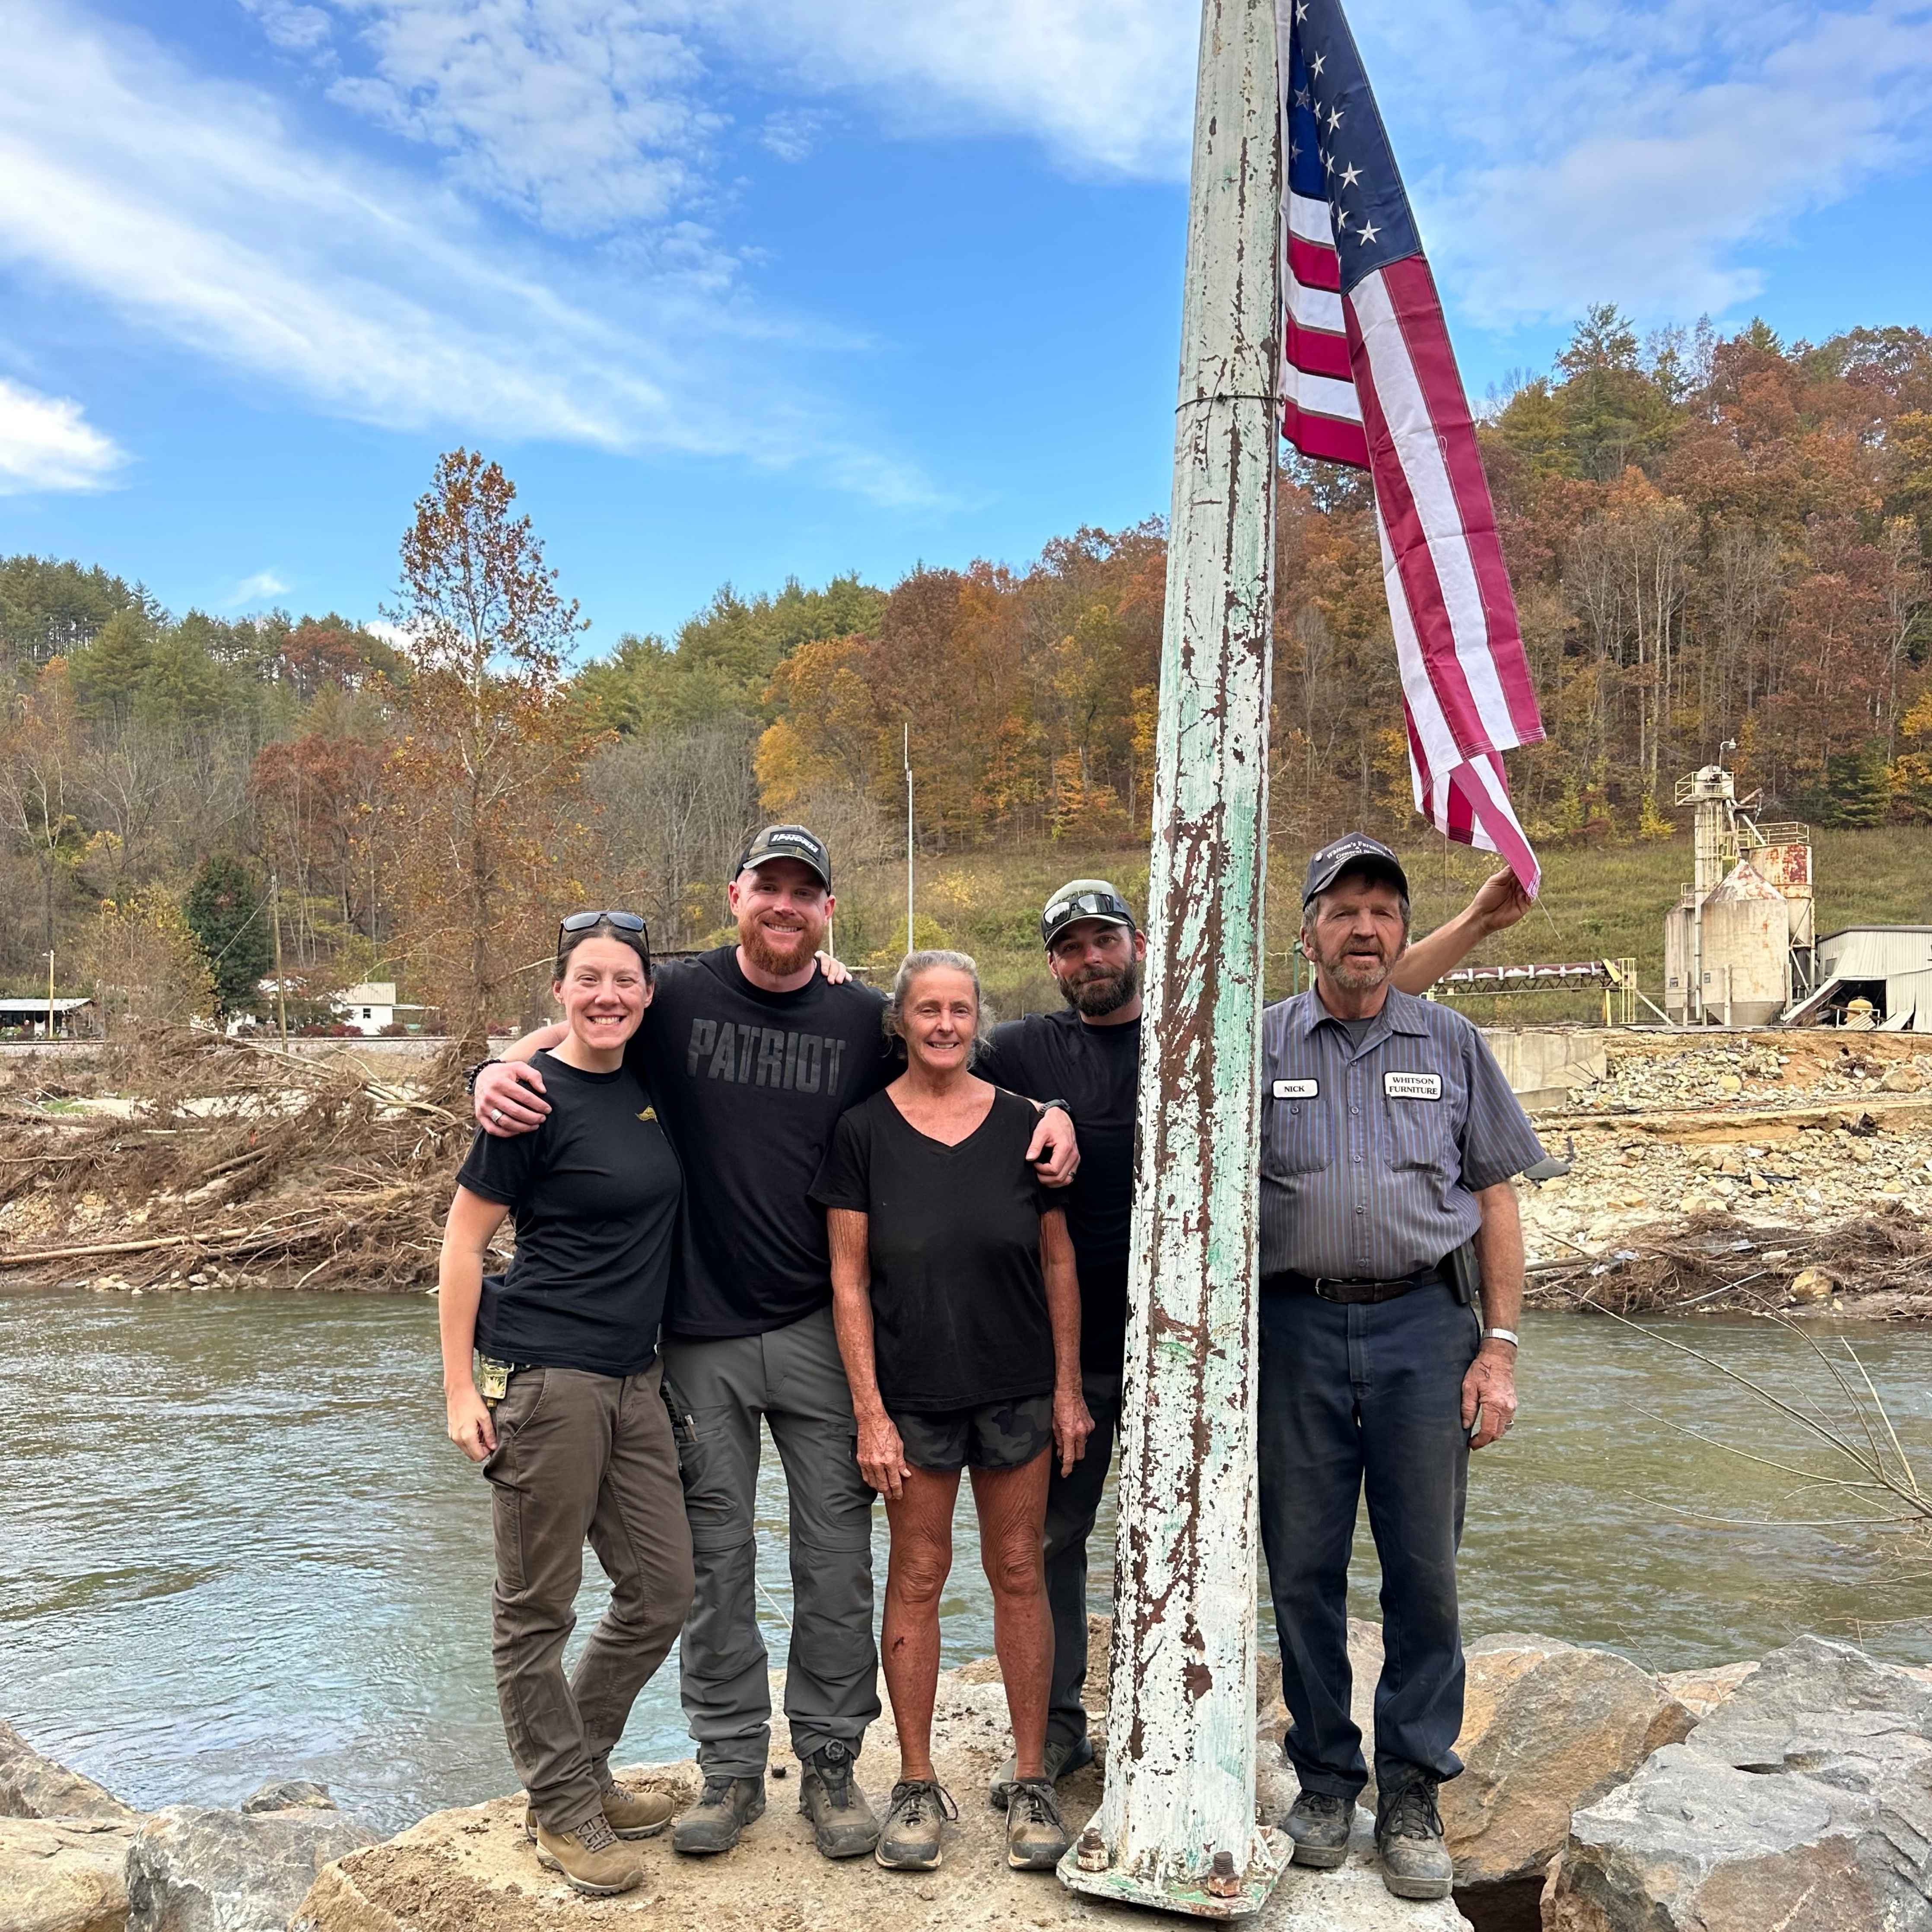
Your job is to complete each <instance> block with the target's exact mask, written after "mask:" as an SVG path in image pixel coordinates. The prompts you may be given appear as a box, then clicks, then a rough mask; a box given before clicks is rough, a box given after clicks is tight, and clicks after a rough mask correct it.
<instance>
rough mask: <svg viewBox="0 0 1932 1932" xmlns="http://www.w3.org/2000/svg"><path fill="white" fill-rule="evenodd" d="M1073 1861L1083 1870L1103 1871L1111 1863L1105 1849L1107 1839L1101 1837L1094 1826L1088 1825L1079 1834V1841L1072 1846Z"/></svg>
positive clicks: (1111, 1859) (1110, 1857) (1110, 1858)
mask: <svg viewBox="0 0 1932 1932" xmlns="http://www.w3.org/2000/svg"><path fill="white" fill-rule="evenodd" d="M1073 1855H1074V1861H1075V1862H1076V1864H1078V1865H1079V1867H1080V1869H1081V1870H1082V1871H1085V1872H1103V1871H1105V1870H1106V1869H1107V1867H1109V1865H1110V1864H1112V1863H1113V1858H1112V1856H1111V1855H1110V1854H1109V1852H1108V1850H1107V1841H1106V1839H1104V1838H1102V1837H1101V1835H1100V1829H1099V1828H1098V1827H1097V1826H1093V1825H1089V1826H1088V1827H1087V1829H1086V1830H1085V1831H1084V1832H1082V1833H1081V1834H1080V1842H1079V1844H1078V1845H1077V1846H1075V1847H1074V1854H1073Z"/></svg>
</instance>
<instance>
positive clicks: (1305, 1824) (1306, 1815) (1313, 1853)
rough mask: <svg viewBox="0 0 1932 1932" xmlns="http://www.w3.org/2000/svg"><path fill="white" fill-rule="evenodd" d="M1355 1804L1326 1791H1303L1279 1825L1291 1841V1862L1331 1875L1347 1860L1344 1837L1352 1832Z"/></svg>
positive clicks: (1346, 1844)
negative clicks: (1327, 1872) (1292, 1853)
mask: <svg viewBox="0 0 1932 1932" xmlns="http://www.w3.org/2000/svg"><path fill="white" fill-rule="evenodd" d="M1281 1828H1282V1829H1283V1831H1284V1832H1286V1833H1287V1834H1288V1835H1289V1837H1290V1838H1292V1839H1293V1840H1294V1841H1295V1856H1294V1862H1295V1864H1298V1865H1313V1867H1315V1869H1316V1870H1317V1871H1333V1870H1334V1869H1335V1867H1337V1865H1339V1864H1341V1863H1342V1862H1343V1861H1344V1860H1345V1859H1346V1858H1347V1857H1348V1855H1349V1833H1350V1832H1351V1831H1352V1830H1353V1829H1355V1800H1354V1799H1352V1798H1337V1797H1335V1796H1333V1795H1332V1794H1331V1793H1328V1792H1326V1791H1308V1790H1304V1791H1303V1793H1301V1796H1300V1797H1298V1798H1297V1799H1295V1805H1294V1807H1293V1808H1292V1810H1291V1811H1289V1814H1288V1816H1287V1817H1286V1818H1284V1819H1283V1820H1282V1821H1281Z"/></svg>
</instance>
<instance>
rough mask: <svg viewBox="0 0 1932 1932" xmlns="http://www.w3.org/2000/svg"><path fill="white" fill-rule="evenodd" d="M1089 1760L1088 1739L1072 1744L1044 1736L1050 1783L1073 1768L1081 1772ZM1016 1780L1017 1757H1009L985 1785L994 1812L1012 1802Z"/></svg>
mask: <svg viewBox="0 0 1932 1932" xmlns="http://www.w3.org/2000/svg"><path fill="white" fill-rule="evenodd" d="M1093 1762H1094V1740H1093V1739H1091V1738H1088V1737H1082V1738H1079V1739H1076V1740H1075V1741H1074V1742H1073V1743H1072V1744H1068V1743H1067V1742H1064V1740H1062V1739H1059V1738H1049V1739H1047V1741H1046V1776H1047V1781H1048V1783H1049V1784H1058V1783H1059V1782H1060V1781H1061V1779H1062V1778H1071V1777H1072V1776H1073V1774H1074V1773H1075V1772H1076V1771H1085V1769H1087V1767H1088V1766H1089V1765H1090V1764H1091V1763H1093ZM1019 1781H1020V1774H1019V1760H1018V1759H1017V1758H1016V1757H1009V1758H1008V1759H1007V1761H1006V1763H1004V1764H1003V1765H1001V1767H1000V1769H999V1774H998V1776H997V1777H995V1778H994V1780H993V1782H992V1784H991V1785H990V1786H989V1787H988V1789H987V1792H986V1802H988V1803H989V1805H992V1808H993V1809H994V1810H995V1811H1005V1810H1006V1809H1007V1808H1008V1807H1009V1806H1010V1805H1011V1804H1012V1803H1013V1787H1014V1786H1015V1785H1016V1784H1019Z"/></svg>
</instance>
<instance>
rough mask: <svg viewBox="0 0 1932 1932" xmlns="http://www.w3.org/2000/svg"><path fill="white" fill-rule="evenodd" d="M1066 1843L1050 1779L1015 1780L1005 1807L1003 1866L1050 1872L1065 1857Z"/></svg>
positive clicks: (1018, 1869)
mask: <svg viewBox="0 0 1932 1932" xmlns="http://www.w3.org/2000/svg"><path fill="white" fill-rule="evenodd" d="M1068 1843H1069V1840H1068V1838H1067V1821H1066V1820H1064V1818H1062V1817H1061V1815H1060V1800H1059V1799H1058V1797H1056V1796H1055V1794H1054V1790H1053V1785H1052V1781H1051V1780H1050V1779H1048V1778H1021V1779H1019V1781H1017V1782H1016V1784H1015V1785H1014V1786H1013V1800H1012V1802H1011V1803H1010V1804H1009V1805H1007V1864H1010V1866H1012V1867H1013V1870H1015V1871H1051V1870H1052V1869H1053V1868H1054V1867H1055V1865H1057V1864H1059V1862H1060V1861H1061V1858H1063V1857H1064V1856H1065V1855H1066V1852H1067V1845H1068Z"/></svg>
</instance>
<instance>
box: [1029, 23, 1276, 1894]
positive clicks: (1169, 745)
mask: <svg viewBox="0 0 1932 1932" xmlns="http://www.w3.org/2000/svg"><path fill="white" fill-rule="evenodd" d="M1280 127H1281V104H1280V95H1279V92H1278V89H1277V61H1276V53H1275V13H1274V0H1205V4H1204V5H1203V7H1202V27H1201V65H1200V80H1199V93H1198V95H1197V97H1196V104H1195V121H1194V165H1193V184H1192V187H1191V189H1190V215H1189V221H1188V236H1187V284H1186V289H1185V293H1184V302H1183V310H1182V320H1181V383H1180V399H1179V406H1178V412H1177V415H1176V419H1175V460H1174V499H1173V514H1172V525H1171V528H1172V540H1171V543H1170V547H1169V559H1168V574H1167V605H1166V616H1165V619H1164V625H1163V637H1162V646H1161V673H1160V729H1159V733H1158V735H1157V739H1156V750H1155V772H1154V850H1153V862H1152V871H1151V877H1150V879H1149V881H1148V939H1149V942H1150V944H1149V948H1148V985H1147V995H1146V1007H1145V1013H1146V1019H1145V1025H1144V1026H1143V1028H1142V1034H1143V1040H1144V1046H1143V1049H1142V1056H1141V1077H1140V1095H1139V1126H1138V1132H1137V1134H1136V1148H1137V1154H1136V1175H1135V1193H1134V1209H1133V1277H1132V1283H1131V1289H1130V1304H1129V1306H1130V1313H1129V1316H1128V1328H1127V1379H1126V1386H1125V1388H1124V1392H1123V1395H1122V1398H1121V1411H1122V1414H1123V1416H1124V1418H1125V1420H1124V1435H1123V1441H1122V1446H1121V1475H1120V1495H1119V1514H1120V1528H1119V1534H1118V1539H1117V1541H1116V1544H1115V1556H1114V1579H1115V1582H1114V1590H1115V1597H1114V1643H1113V1656H1112V1692H1111V1695H1110V1698H1109V1706H1108V1714H1107V1783H1106V1793H1105V1794H1104V1796H1103V1798H1102V1800H1101V1804H1100V1811H1098V1812H1097V1814H1095V1817H1094V1824H1093V1826H1092V1827H1091V1829H1089V1830H1088V1831H1087V1832H1084V1833H1083V1834H1082V1836H1081V1838H1080V1839H1079V1842H1078V1843H1076V1845H1075V1846H1073V1849H1071V1850H1070V1851H1069V1852H1068V1853H1067V1856H1066V1857H1065V1858H1064V1859H1063V1860H1062V1861H1061V1865H1060V1876H1061V1879H1062V1880H1063V1881H1064V1882H1065V1883H1066V1884H1067V1885H1069V1886H1070V1887H1072V1888H1073V1889H1075V1890H1076V1891H1088V1892H1093V1893H1095V1894H1098V1895H1100V1896H1101V1897H1107V1898H1113V1899H1118V1900H1124V1901H1127V1902H1131V1903H1137V1904H1142V1905H1151V1906H1160V1907H1163V1908H1165V1909H1167V1910H1169V1911H1175V1912H1187V1913H1189V1914H1190V1915H1197V1916H1202V1917H1209V1918H1232V1917H1235V1916H1237V1915H1241V1914H1245V1913H1251V1912H1256V1911H1258V1910H1259V1909H1260V1907H1261V1906H1262V1903H1263V1901H1264V1900H1265V1899H1266V1898H1267V1897H1268V1894H1269V1892H1270V1891H1271V1889H1272V1888H1273V1887H1274V1884H1275V1882H1276V1880H1277V1879H1278V1877H1279V1876H1280V1867H1281V1863H1282V1861H1283V1849H1284V1848H1283V1846H1281V1844H1280V1841H1279V1838H1278V1835H1275V1834H1273V1833H1270V1832H1264V1831H1262V1830H1261V1829H1258V1828H1257V1826H1256V1823H1255V1594H1256V1574H1257V1565H1256V1534H1255V1527H1256V1526H1255V1454H1254V1361H1255V1355H1256V1342H1257V1337H1256V1301H1255V1288H1256V1236H1257V1233H1258V1230H1259V1202H1258V1172H1257V1159H1258V1155H1257V1148H1258V1141H1259V1128H1260V1113H1261V1094H1260V1015H1261V998H1262V886H1263V882H1264V875H1265V866H1266V860H1267V826H1268V683H1269V671H1270V660H1271V643H1272V640H1271V617H1272V598H1273V587H1274V586H1273V579H1274V569H1273V565H1274V486H1275V443H1276V437H1277V434H1278V429H1279V404H1278V401H1277V395H1278V371H1279V365H1280V348H1281V338H1280V245H1281V244H1280V226H1279V224H1280V211H1281V208H1282V166H1283V156H1282V151H1281V136H1280Z"/></svg>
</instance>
